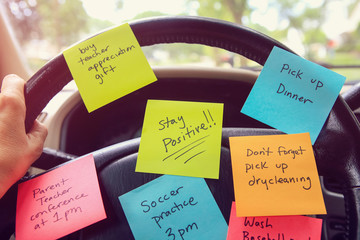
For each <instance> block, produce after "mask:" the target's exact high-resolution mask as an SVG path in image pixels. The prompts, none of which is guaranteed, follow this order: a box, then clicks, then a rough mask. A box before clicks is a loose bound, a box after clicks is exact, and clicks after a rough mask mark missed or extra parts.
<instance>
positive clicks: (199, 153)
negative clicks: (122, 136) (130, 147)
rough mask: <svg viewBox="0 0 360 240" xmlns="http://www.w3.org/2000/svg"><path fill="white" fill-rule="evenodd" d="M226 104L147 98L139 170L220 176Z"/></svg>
mask: <svg viewBox="0 0 360 240" xmlns="http://www.w3.org/2000/svg"><path fill="white" fill-rule="evenodd" d="M222 117H223V104H221V103H204V102H185V101H162V100H148V102H147V106H146V111H145V118H144V124H143V130H142V134H141V141H140V147H139V155H138V159H137V163H136V171H137V172H148V173H159V174H170V175H182V176H190V177H203V178H215V179H217V178H219V167H220V150H221V134H222Z"/></svg>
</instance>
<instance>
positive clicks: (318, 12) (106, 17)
mask: <svg viewBox="0 0 360 240" xmlns="http://www.w3.org/2000/svg"><path fill="white" fill-rule="evenodd" d="M1 4H3V6H4V7H5V9H6V13H7V14H6V15H7V17H8V18H9V20H10V22H11V23H12V27H13V29H14V32H15V33H16V36H17V39H18V41H19V43H20V46H21V47H22V48H23V51H22V52H23V53H24V54H25V56H26V59H27V62H28V64H29V66H30V67H31V69H32V71H33V72H34V71H36V70H37V69H39V68H40V67H41V66H42V65H43V64H44V63H45V62H46V61H48V60H49V59H51V58H52V57H54V56H55V55H57V54H58V53H60V52H61V51H62V50H64V49H65V48H66V47H68V46H70V45H71V44H73V43H75V42H77V41H79V40H81V39H83V38H85V37H86V36H89V35H92V34H94V33H96V32H98V31H100V30H102V29H105V28H108V27H112V26H115V25H118V24H121V23H124V22H128V21H131V20H134V19H140V18H144V17H153V16H164V15H191V16H205V17H213V18H217V19H223V20H227V21H231V22H235V23H238V24H243V25H245V26H248V27H251V28H253V29H255V30H258V31H261V32H263V33H265V34H267V35H269V36H271V37H273V38H275V39H277V40H279V41H281V42H283V43H284V44H286V45H287V46H288V47H290V48H291V49H293V50H294V51H295V52H297V53H298V54H300V55H301V56H303V57H305V58H307V59H309V60H311V61H314V62H316V63H319V64H322V65H324V66H326V67H328V68H332V69H333V70H335V71H336V72H338V73H340V74H343V75H345V76H346V77H347V80H348V81H351V80H358V72H359V66H360V58H359V57H358V56H359V55H360V42H359V41H358V40H357V39H359V37H360V36H359V35H360V25H359V22H360V0H341V1H340V0H303V1H298V2H294V1H291V0H266V1H263V0H252V1H249V0H173V1H166V0H152V1H145V0H102V1H92V0H71V1H70V0H3V1H2V2H1ZM144 52H145V54H146V56H147V58H148V60H149V62H150V64H151V65H160V66H161V65H165V64H166V65H169V64H170V65H172V64H177V65H179V64H189V63H191V64H196V65H201V66H222V67H237V68H239V67H251V68H258V66H257V65H256V64H255V63H253V62H250V61H248V60H246V59H244V58H242V57H240V56H236V55H233V54H231V53H229V52H227V51H224V50H220V49H212V48H209V47H206V46H200V45H185V44H172V45H171V46H168V45H157V46H152V47H145V48H144Z"/></svg>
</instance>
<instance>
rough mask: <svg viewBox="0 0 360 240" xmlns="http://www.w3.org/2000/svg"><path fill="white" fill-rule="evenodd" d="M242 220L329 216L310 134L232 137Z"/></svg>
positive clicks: (235, 182)
mask: <svg viewBox="0 0 360 240" xmlns="http://www.w3.org/2000/svg"><path fill="white" fill-rule="evenodd" d="M230 151H231V161H232V169H233V178H234V191H235V201H236V209H237V216H238V217H245V216H252V217H253V216H273V215H310V214H326V209H325V204H324V199H323V196H322V192H321V186H320V180H319V175H318V172H317V167H316V162H315V157H314V153H313V149H312V145H311V139H310V135H309V133H301V134H290V135H269V136H249V137H230Z"/></svg>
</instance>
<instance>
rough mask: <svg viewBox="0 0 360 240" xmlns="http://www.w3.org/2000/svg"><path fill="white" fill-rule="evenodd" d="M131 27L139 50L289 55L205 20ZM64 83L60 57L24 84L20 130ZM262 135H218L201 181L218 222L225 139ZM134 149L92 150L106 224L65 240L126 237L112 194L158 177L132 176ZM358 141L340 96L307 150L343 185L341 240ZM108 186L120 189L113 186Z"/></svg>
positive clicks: (352, 206) (226, 182) (4, 206)
mask: <svg viewBox="0 0 360 240" xmlns="http://www.w3.org/2000/svg"><path fill="white" fill-rule="evenodd" d="M130 26H131V28H132V30H133V32H134V34H135V36H136V38H137V40H138V42H139V43H140V45H141V46H149V45H154V44H160V43H192V44H193V43H195V44H203V45H208V46H212V47H218V48H222V49H225V50H228V51H231V52H234V53H237V54H240V55H243V56H245V57H247V58H248V59H250V60H253V61H255V62H257V63H259V64H261V65H263V64H264V63H265V61H266V59H267V57H268V56H269V54H270V52H271V50H272V48H273V47H274V46H277V47H280V48H283V49H285V50H287V51H290V52H292V51H291V50H290V49H288V48H287V47H286V46H284V45H283V44H281V43H279V42H277V41H275V40H274V39H272V38H270V37H268V36H266V35H263V34H261V33H259V32H256V31H253V30H251V29H248V28H245V27H242V26H238V25H236V24H233V23H229V22H224V21H219V20H215V19H209V18H200V17H161V18H153V19H145V20H139V21H135V22H132V23H130ZM70 80H72V76H71V73H70V71H69V69H68V67H67V64H66V62H65V59H64V57H63V55H62V54H60V55H58V56H56V57H55V58H54V59H52V60H51V61H49V62H48V63H47V64H46V65H45V66H44V67H42V68H41V69H40V70H39V71H38V72H37V73H36V74H35V75H34V76H33V77H32V78H31V79H30V80H29V81H28V82H27V84H26V88H25V94H26V96H25V97H26V106H27V113H26V128H27V129H29V128H30V127H31V125H32V123H33V121H34V119H35V118H36V117H37V116H38V114H39V113H40V112H41V111H42V109H43V108H44V107H45V106H46V104H47V103H48V102H49V101H50V100H51V98H52V97H53V96H54V95H55V94H56V93H58V92H59V91H60V90H61V89H62V88H63V87H64V86H65V84H67V83H68V82H69V81H70ZM170 84H171V83H170ZM359 94H360V91H357V93H355V94H352V95H351V96H350V97H349V98H350V99H349V100H350V101H351V100H352V99H355V98H357V99H359ZM352 102H353V101H352ZM239 111H240V109H239ZM269 134H281V132H280V131H277V130H275V129H269V128H267V129H265V128H255V127H250V128H239V127H236V128H224V129H223V135H222V147H221V159H220V176H219V180H213V179H207V180H206V181H207V184H208V186H209V188H210V190H211V191H212V193H213V195H214V198H215V200H216V202H217V203H218V205H219V208H220V210H221V211H222V213H223V215H224V217H225V219H227V220H228V219H229V215H230V207H231V202H232V201H233V200H234V192H233V180H232V170H231V161H230V153H229V141H228V139H229V137H230V136H249V135H269ZM139 143H140V138H135V139H132V140H129V141H125V142H121V143H118V144H115V145H112V146H109V147H106V148H103V149H100V150H98V151H95V152H93V155H94V159H95V165H96V168H97V171H98V178H99V183H100V189H101V191H102V196H103V201H104V205H105V209H106V213H107V219H105V220H103V221H101V222H98V223H96V224H93V225H91V226H89V227H87V228H84V229H82V230H80V231H78V232H76V233H73V234H71V235H69V236H68V239H132V238H133V236H132V233H131V230H130V228H129V225H128V223H127V220H126V218H125V215H124V212H123V210H122V208H121V205H120V203H119V201H118V196H120V195H122V194H124V193H126V192H128V191H131V190H132V189H134V188H136V187H138V186H141V185H143V184H145V183H147V182H149V181H151V180H153V179H155V178H156V177H158V176H159V175H156V174H145V173H137V172H135V171H134V170H135V164H136V159H137V152H138V147H139ZM359 143H360V127H359V123H358V121H357V120H356V118H355V116H354V115H353V113H352V110H351V109H350V108H349V106H348V105H347V103H346V102H345V101H344V99H343V98H342V97H341V96H339V97H338V98H337V100H336V102H335V104H334V107H333V109H332V111H331V113H330V114H329V117H328V119H327V121H326V123H325V125H324V127H323V129H322V131H321V133H320V135H319V137H318V139H317V141H316V143H315V144H314V146H313V148H314V154H315V159H316V163H317V166H318V171H319V174H320V175H322V176H325V177H326V176H330V177H333V178H335V179H336V180H337V181H338V182H339V183H343V185H342V190H343V193H344V197H345V202H346V204H345V209H346V218H347V221H346V223H347V226H346V231H347V237H348V238H349V239H354V240H355V239H360V222H359V220H360V166H359V160H360V146H359ZM66 160H69V159H66ZM64 164H66V163H64ZM32 177H35V176H32ZM32 177H30V178H32ZM114 182H115V183H119V184H116V185H114V184H113V183H114ZM16 191H17V186H16V185H15V186H14V187H12V188H11V189H10V190H9V191H8V193H7V194H6V195H5V196H4V197H3V198H2V199H1V200H0V209H1V211H0V212H1V213H4V214H1V216H0V217H1V218H0V222H1V223H2V225H3V226H0V234H1V236H10V235H11V234H12V233H13V232H14V221H15V203H16V201H15V199H16Z"/></svg>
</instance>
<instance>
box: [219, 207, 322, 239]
mask: <svg viewBox="0 0 360 240" xmlns="http://www.w3.org/2000/svg"><path fill="white" fill-rule="evenodd" d="M321 226H322V219H319V218H312V217H306V216H271V217H236V207H235V202H233V204H232V207H231V213H230V221H229V229H228V234H227V238H226V239H227V240H235V239H244V240H245V239H276V240H287V239H306V240H309V239H311V240H320V239H321Z"/></svg>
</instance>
